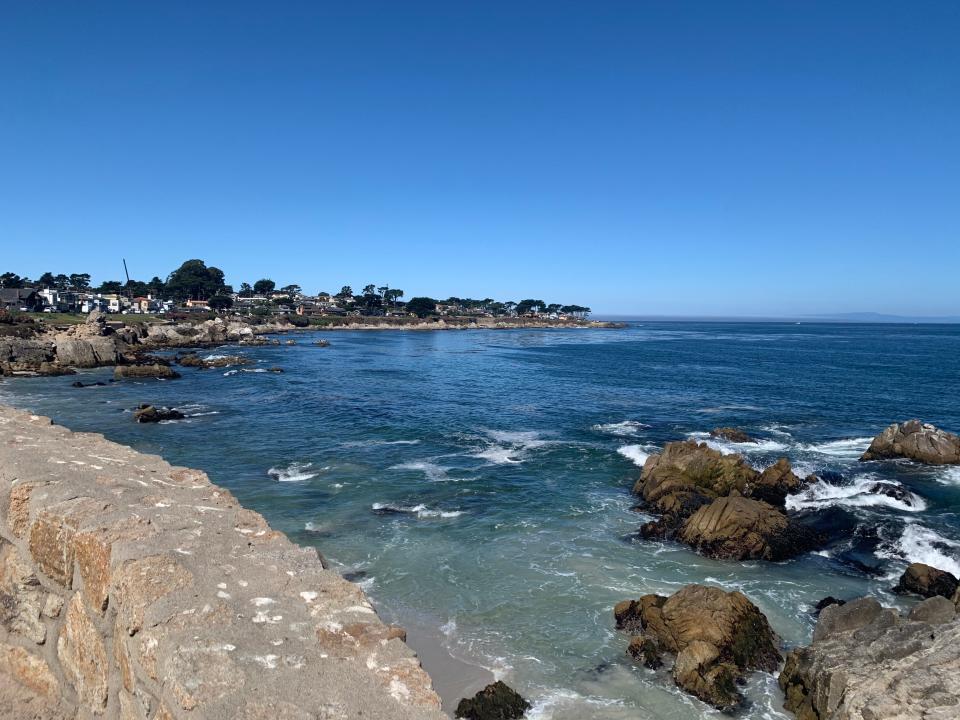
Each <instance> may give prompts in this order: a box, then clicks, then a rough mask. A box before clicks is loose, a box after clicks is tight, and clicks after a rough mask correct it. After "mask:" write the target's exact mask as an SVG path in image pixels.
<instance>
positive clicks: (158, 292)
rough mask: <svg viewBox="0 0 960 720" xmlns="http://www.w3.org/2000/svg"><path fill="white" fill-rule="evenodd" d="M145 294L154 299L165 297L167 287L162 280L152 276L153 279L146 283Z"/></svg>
mask: <svg viewBox="0 0 960 720" xmlns="http://www.w3.org/2000/svg"><path fill="white" fill-rule="evenodd" d="M147 292H148V293H149V294H150V295H152V296H153V297H155V298H163V297H166V294H167V285H166V283H165V282H163V280H161V279H160V278H158V277H157V276H156V275H154V276H153V279H152V280H151V281H150V282H148V283H147Z"/></svg>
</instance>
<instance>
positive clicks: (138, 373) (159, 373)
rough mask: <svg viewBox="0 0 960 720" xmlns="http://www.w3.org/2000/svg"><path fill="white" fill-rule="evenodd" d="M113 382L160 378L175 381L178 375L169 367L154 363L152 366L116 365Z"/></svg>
mask: <svg viewBox="0 0 960 720" xmlns="http://www.w3.org/2000/svg"><path fill="white" fill-rule="evenodd" d="M113 377H114V379H115V380H123V379H125V378H160V379H161V380H176V379H177V378H178V377H180V373H178V372H176V371H175V370H173V369H172V368H171V367H170V366H169V365H161V364H160V363H154V364H152V365H118V366H117V367H116V368H115V369H114V371H113Z"/></svg>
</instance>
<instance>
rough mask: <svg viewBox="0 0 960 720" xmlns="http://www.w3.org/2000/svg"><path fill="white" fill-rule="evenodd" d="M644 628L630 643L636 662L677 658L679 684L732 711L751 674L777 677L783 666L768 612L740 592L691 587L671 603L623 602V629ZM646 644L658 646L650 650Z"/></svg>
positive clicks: (649, 598)
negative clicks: (667, 656) (741, 683)
mask: <svg viewBox="0 0 960 720" xmlns="http://www.w3.org/2000/svg"><path fill="white" fill-rule="evenodd" d="M638 616H639V626H640V627H641V628H642V630H641V633H642V634H641V635H640V636H639V637H638V638H634V640H633V641H632V642H631V644H630V650H628V651H629V652H631V654H632V655H634V657H641V658H643V659H644V661H645V662H646V660H647V659H648V658H649V659H651V660H653V659H654V658H656V659H657V660H659V657H658V655H657V653H658V652H669V653H672V654H675V655H677V659H676V662H675V664H674V669H673V676H674V679H675V681H676V682H677V684H678V685H679V686H680V687H682V688H684V689H685V690H687V691H688V692H690V693H691V694H693V695H695V696H696V697H699V698H701V699H702V700H704V701H705V702H709V703H710V704H712V705H714V706H716V707H718V708H722V709H727V710H729V709H731V708H732V707H734V706H736V705H737V704H739V703H740V702H741V701H742V697H741V695H740V693H739V691H738V690H737V689H736V685H737V683H738V682H739V681H740V680H742V679H743V677H744V675H745V673H747V672H748V671H751V670H765V671H767V672H772V671H773V670H775V669H776V667H777V665H778V664H779V662H780V652H779V650H778V649H777V646H778V644H779V639H778V638H777V636H776V635H775V634H774V632H773V630H771V629H770V625H769V624H768V623H767V619H766V617H764V615H763V613H761V612H760V610H759V609H758V608H757V607H756V606H755V605H754V604H753V603H751V602H750V600H748V599H747V597H746V596H744V595H743V594H742V593H739V592H730V593H727V592H724V591H723V590H721V589H720V588H715V587H705V586H703V585H688V586H686V587H685V588H683V589H682V590H680V591H678V592H676V593H674V594H673V595H672V596H670V597H669V598H665V597H662V596H658V595H645V596H643V597H642V598H640V599H639V600H636V601H632V602H631V603H630V604H624V603H620V604H619V605H618V606H617V611H616V617H617V623H618V626H621V627H629V628H634V629H635V628H637V625H638V622H637V619H638ZM645 641H647V642H650V643H652V644H653V645H654V646H655V647H654V648H651V647H649V646H646V647H645V646H644V643H645Z"/></svg>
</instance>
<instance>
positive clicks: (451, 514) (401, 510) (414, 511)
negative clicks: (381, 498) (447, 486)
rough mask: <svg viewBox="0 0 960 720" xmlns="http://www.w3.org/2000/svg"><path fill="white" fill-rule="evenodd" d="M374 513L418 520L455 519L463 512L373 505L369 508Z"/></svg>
mask: <svg viewBox="0 0 960 720" xmlns="http://www.w3.org/2000/svg"><path fill="white" fill-rule="evenodd" d="M370 508H371V509H372V510H373V511H374V512H378V513H396V514H398V515H415V516H416V517H418V518H455V517H460V516H461V515H463V514H464V511H463V510H436V509H432V508H428V507H427V506H426V505H424V504H422V503H421V504H418V505H394V504H392V503H374V504H373V505H371V506H370Z"/></svg>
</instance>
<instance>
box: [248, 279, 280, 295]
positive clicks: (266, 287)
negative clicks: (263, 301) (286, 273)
mask: <svg viewBox="0 0 960 720" xmlns="http://www.w3.org/2000/svg"><path fill="white" fill-rule="evenodd" d="M275 287H277V284H276V283H275V282H274V281H273V280H268V279H267V278H264V279H262V280H257V281H256V282H255V283H254V284H253V292H255V293H256V294H257V295H266V294H268V293H272V292H273V289H274V288H275Z"/></svg>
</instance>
